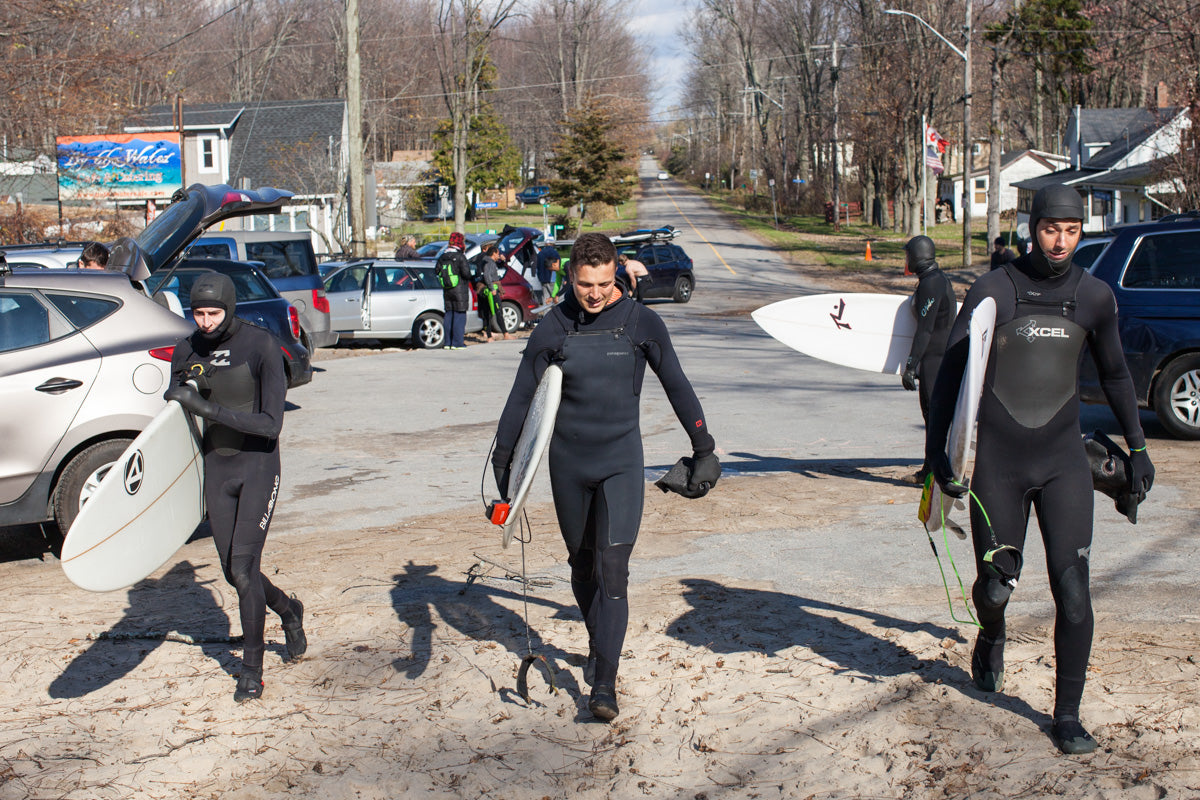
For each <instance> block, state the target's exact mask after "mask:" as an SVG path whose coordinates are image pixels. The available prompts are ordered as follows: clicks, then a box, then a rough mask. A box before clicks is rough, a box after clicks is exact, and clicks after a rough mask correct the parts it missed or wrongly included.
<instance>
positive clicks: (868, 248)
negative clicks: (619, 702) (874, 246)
mask: <svg viewBox="0 0 1200 800" xmlns="http://www.w3.org/2000/svg"><path fill="white" fill-rule="evenodd" d="M866 260H867V261H870V260H871V243H870V242H867V258H866Z"/></svg>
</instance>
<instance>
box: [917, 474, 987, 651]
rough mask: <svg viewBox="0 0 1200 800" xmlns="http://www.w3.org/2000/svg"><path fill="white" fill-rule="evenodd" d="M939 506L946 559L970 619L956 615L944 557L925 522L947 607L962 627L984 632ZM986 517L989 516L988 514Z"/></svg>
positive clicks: (927, 483) (929, 478)
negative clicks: (951, 547)
mask: <svg viewBox="0 0 1200 800" xmlns="http://www.w3.org/2000/svg"><path fill="white" fill-rule="evenodd" d="M933 480H934V478H933V474H932V473H931V474H929V475H927V476H925V491H926V492H927V493H928V492H930V491H932V481H933ZM968 491H969V490H968ZM971 494H972V496H974V493H973V492H971ZM975 502H977V503H978V502H979V498H975ZM938 506H939V508H940V512H939V513H940V514H941V523H942V525H941V530H942V543H943V545H944V546H945V548H946V558H947V559H949V561H950V569H951V570H952V571H953V572H954V579H955V580H956V581H957V582H958V591H959V595H960V596H961V597H962V601H963V607H964V608H966V609H967V617H968V618H969V619H959V618H958V615H957V614H955V613H954V600H953V599H952V598H951V597H950V582H949V581H947V580H946V570H945V568H944V567H943V566H942V557H941V556H940V555H939V554H938V549H937V545H936V544H934V542H933V535H932V534H931V533H930V532H929V529H928V528H926V527H925V523H923V522H922V523H921V530H923V531H925V538H926V539H928V540H929V549H930V550H932V551H933V558H934V560H935V561H937V565H938V573H939V574H940V575H941V576H942V587H943V588H944V589H945V590H946V605H947V606H949V608H950V619H952V620H954V621H955V622H957V623H959V624H960V625H974V626H975V627H976V628H979V629H980V630H982V629H983V626H982V625H980V624H979V620H977V619H975V615H974V614H972V613H971V603H970V601H968V600H967V590H966V587H964V586H963V581H962V575H960V574H959V572H958V565H957V564H955V563H954V553H953V552H952V551H951V550H950V537H949V535H948V534H947V532H946V531H947V529H948V527H949V526H947V525H946V509H945V507H944V506H942V504H941V503H938ZM979 508H980V509H981V510H982V509H983V505H982V504H980V506H979ZM984 516H985V517H986V516H987V515H986V513H985V514H984Z"/></svg>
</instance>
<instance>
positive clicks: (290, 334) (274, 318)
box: [146, 258, 313, 389]
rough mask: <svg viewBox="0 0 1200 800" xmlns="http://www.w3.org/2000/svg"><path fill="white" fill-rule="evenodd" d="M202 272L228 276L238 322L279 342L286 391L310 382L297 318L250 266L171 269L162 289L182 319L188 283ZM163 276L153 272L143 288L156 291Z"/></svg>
mask: <svg viewBox="0 0 1200 800" xmlns="http://www.w3.org/2000/svg"><path fill="white" fill-rule="evenodd" d="M205 272H222V273H224V274H226V275H228V276H229V277H230V278H231V279H232V280H233V286H234V290H235V291H236V293H237V294H236V296H237V310H236V311H235V312H234V313H235V314H237V316H238V319H241V320H245V321H246V322H249V323H251V324H253V325H257V326H258V327H260V328H266V329H267V330H269V331H270V332H271V333H273V334H275V337H276V338H277V339H279V342H280V344H281V345H282V349H283V353H284V369H285V371H286V372H287V379H288V388H289V389H290V388H292V387H295V386H301V385H303V384H305V383H308V382H309V381H311V380H312V375H313V372H312V362H311V360H310V357H309V353H308V351H307V350H305V349H304V346H303V345H301V344H300V315H299V314H298V313H297V312H296V309H295V307H293V306H292V304H291V303H289V302H288V301H287V300H285V299H284V298H283V296H282V295H280V294H279V291H278V290H276V289H275V287H274V286H273V285H272V284H271V282H270V281H269V280H267V277H266V276H265V275H264V274H263V273H262V272H260V271H259V270H258V269H257V268H256V267H254V266H253V265H251V264H247V263H246V262H243V261H229V260H226V259H220V258H199V259H185V260H184V261H182V262H181V264H180V267H179V269H177V270H175V272H174V273H173V274H172V275H171V276H170V278H169V279H168V280H167V283H166V286H164V287H163V288H164V289H165V290H167V291H171V292H174V293H175V296H176V297H178V298H179V302H180V303H181V304H182V305H183V310H184V316H185V317H187V318H189V319H190V318H191V313H190V312H191V302H190V301H191V293H192V284H193V283H195V282H196V279H197V278H199V277H200V276H201V275H203V274H204V273H205ZM166 276H167V272H166V271H162V272H156V273H154V274H153V275H151V276H150V278H149V279H148V280H147V281H146V286H147V288H148V289H149V290H150V291H152V292H153V291H155V290H157V289H158V288H159V286H160V285H161V284H162V282H163V278H164V277H166Z"/></svg>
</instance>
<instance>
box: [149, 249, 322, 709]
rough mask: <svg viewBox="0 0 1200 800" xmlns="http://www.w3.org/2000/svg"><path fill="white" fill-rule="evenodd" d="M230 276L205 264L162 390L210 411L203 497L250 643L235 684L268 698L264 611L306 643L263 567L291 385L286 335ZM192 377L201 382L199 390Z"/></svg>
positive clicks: (295, 612) (289, 604) (298, 612)
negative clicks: (274, 329)
mask: <svg viewBox="0 0 1200 800" xmlns="http://www.w3.org/2000/svg"><path fill="white" fill-rule="evenodd" d="M236 305H237V296H236V294H235V290H234V286H233V281H232V280H231V279H230V277H229V276H228V275H224V274H221V273H217V272H212V273H206V274H204V275H202V276H200V277H199V278H197V279H196V282H195V283H194V284H193V285H192V291H191V308H192V317H193V319H195V321H196V331H195V333H193V334H192V335H191V336H188V337H187V338H185V339H181V340H180V341H179V344H178V345H176V346H175V352H174V355H173V357H172V359H171V376H172V382H171V386H170V388H168V389H167V391H166V393H165V394H164V397H165V398H166V399H167V400H175V401H177V402H178V403H179V404H180V405H181V406H183V407H184V408H185V409H187V410H188V411H190V412H191V413H193V414H195V415H196V416H198V417H203V418H204V419H206V420H208V421H209V422H208V425H207V426H206V427H205V430H204V442H203V450H204V502H205V506H206V507H207V509H208V521H209V524H210V525H211V527H212V535H213V542H214V543H215V544H216V546H217V555H218V556H220V559H221V570H222V571H223V572H224V575H225V580H227V581H229V583H230V585H231V586H233V587H234V589H236V590H237V595H238V612H239V614H240V616H241V620H242V635H243V636H244V637H245V645H244V649H243V651H242V671H241V674H240V676H239V677H238V682H237V688H236V690H235V691H234V693H233V699H234V701H235V702H238V703H242V702H245V701H246V700H252V699H257V698H260V697H262V693H263V687H264V685H263V651H264V650H265V643H264V628H265V623H266V610H267V609H268V608H270V609H271V610H272V611H274V612H275V613H276V614H278V615H279V618H280V620H281V621H282V623H283V633H284V639H285V644H286V647H287V652H288V657H289V658H290V659H292V660H295V659H298V658H300V657H301V656H302V655H304V653H305V651H306V650H307V649H308V639H307V638H306V636H305V634H304V605H303V604H302V603H301V602H300V601H299V600H297V599H296V598H295V597H294V596H293V597H291V598H289V597H288V596H287V595H286V594H284V593H283V591H282V590H281V589H279V588H278V587H277V586H275V584H273V583H271V581H270V580H268V579H267V577H266V575H264V574H263V572H262V551H263V545H264V544H265V543H266V540H267V530H268V529H269V528H270V526H271V517H272V515H273V513H274V510H275V501H276V499H277V498H278V497H279V474H280V470H279V432H280V430H281V429H282V427H283V403H284V397H285V395H286V394H287V380H286V378H285V376H284V369H283V359H282V357H281V356H280V354H279V348H280V343H279V340H278V339H276V338H275V337H274V336H273V335H272V334H271V333H270V332H268V331H267V330H265V329H263V328H259V327H258V326H256V325H249V324H245V323H243V322H242V321H241V320H239V319H238V318H237V317H236V316H235V315H234V310H235V308H236ZM189 381H194V382H195V383H196V384H197V386H198V387H199V388H198V389H196V388H193V387H192V386H191V384H190V383H189Z"/></svg>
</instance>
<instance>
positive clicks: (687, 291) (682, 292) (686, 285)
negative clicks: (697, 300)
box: [671, 275, 692, 303]
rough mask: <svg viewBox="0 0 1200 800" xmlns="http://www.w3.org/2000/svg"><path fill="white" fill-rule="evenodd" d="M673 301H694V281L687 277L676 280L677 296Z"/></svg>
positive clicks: (674, 296) (673, 297) (672, 297)
mask: <svg viewBox="0 0 1200 800" xmlns="http://www.w3.org/2000/svg"><path fill="white" fill-rule="evenodd" d="M671 299H672V300H674V301H675V302H676V303H686V302H687V301H688V300H691V299H692V279H691V278H689V277H688V276H686V275H680V276H679V277H678V278H676V279H675V294H674V295H672V296H671Z"/></svg>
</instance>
